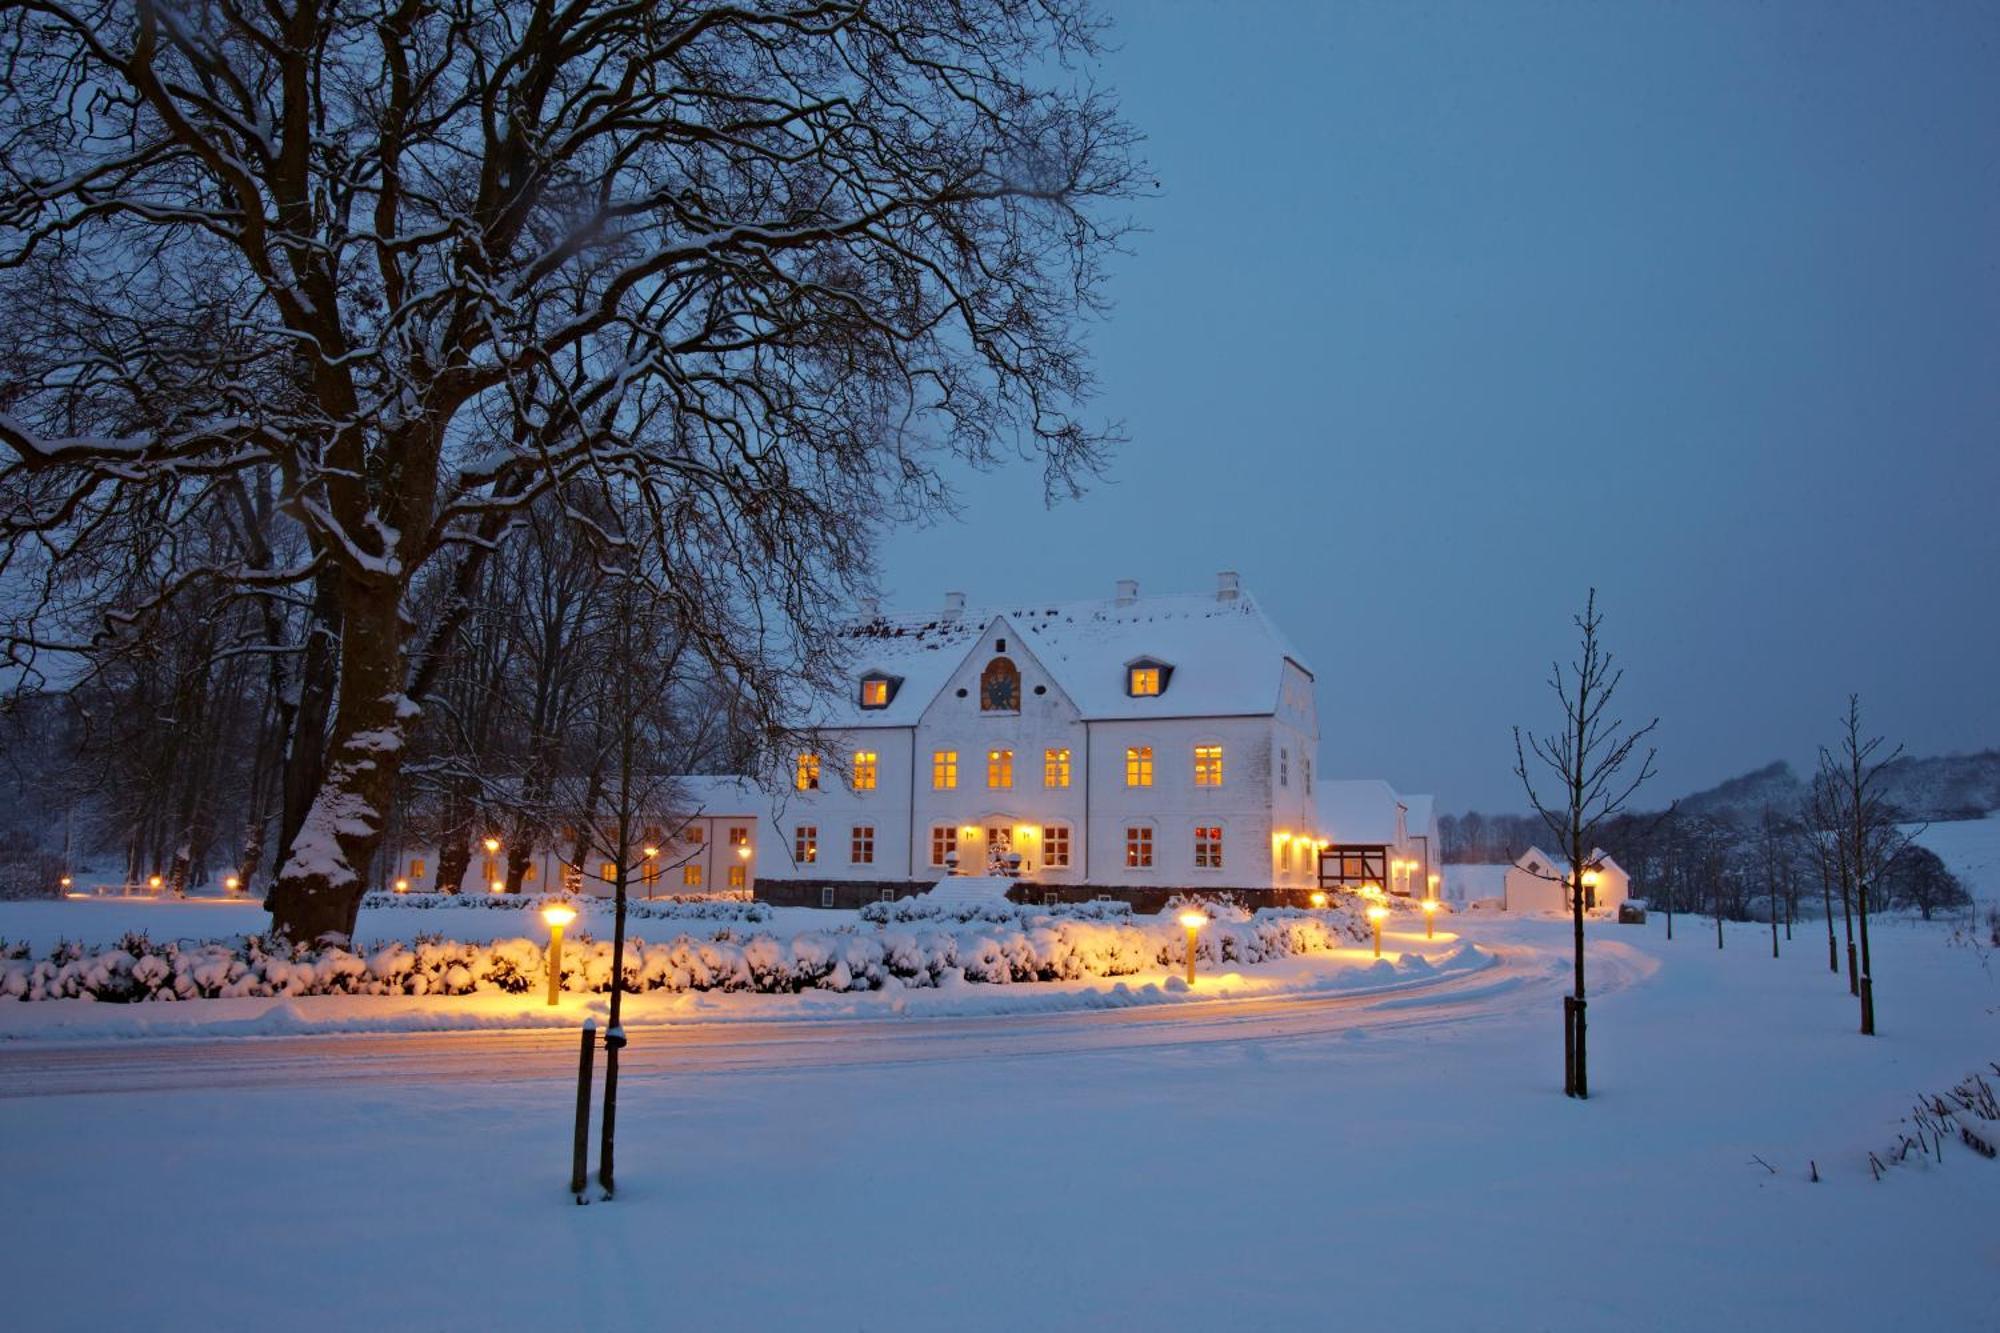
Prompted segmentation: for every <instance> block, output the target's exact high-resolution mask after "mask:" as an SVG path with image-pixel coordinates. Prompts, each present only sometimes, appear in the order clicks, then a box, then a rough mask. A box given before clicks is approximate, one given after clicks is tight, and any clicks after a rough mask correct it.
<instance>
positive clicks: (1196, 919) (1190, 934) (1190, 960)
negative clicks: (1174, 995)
mask: <svg viewBox="0 0 2000 1333" xmlns="http://www.w3.org/2000/svg"><path fill="white" fill-rule="evenodd" d="M1181 924H1182V925H1183V926H1185V927H1187V965H1188V969H1187V981H1188V985H1190V986H1192V985H1194V950H1195V944H1196V942H1197V940H1198V938H1199V936H1200V934H1201V928H1202V927H1203V926H1205V925H1207V924H1208V914H1207V913H1205V912H1182V913H1181Z"/></svg>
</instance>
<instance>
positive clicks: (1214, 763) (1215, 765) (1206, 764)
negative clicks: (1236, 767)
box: [1194, 741, 1224, 790]
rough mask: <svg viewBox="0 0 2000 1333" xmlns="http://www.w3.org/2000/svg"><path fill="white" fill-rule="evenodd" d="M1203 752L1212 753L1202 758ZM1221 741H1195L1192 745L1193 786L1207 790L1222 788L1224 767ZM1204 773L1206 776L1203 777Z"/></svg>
mask: <svg viewBox="0 0 2000 1333" xmlns="http://www.w3.org/2000/svg"><path fill="white" fill-rule="evenodd" d="M1203 751H1212V753H1211V754H1209V755H1207V756H1206V757H1204V755H1203ZM1222 757H1223V745H1222V742H1221V741H1196V742H1195V743H1194V785H1195V786H1197V787H1201V788H1204V789H1207V790H1214V789H1215V788H1218V787H1220V786H1222V784H1223V781H1224V767H1223V762H1222ZM1204 773H1207V776H1206V777H1204V776H1203V775H1204Z"/></svg>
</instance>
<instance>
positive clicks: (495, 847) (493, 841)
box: [483, 838, 500, 856]
mask: <svg viewBox="0 0 2000 1333" xmlns="http://www.w3.org/2000/svg"><path fill="white" fill-rule="evenodd" d="M483 845H484V846H485V848H486V854H487V855H488V856H491V855H493V854H494V853H495V852H497V851H499V850H500V839H498V838H488V839H487V840H486V841H485V843H484V844H483Z"/></svg>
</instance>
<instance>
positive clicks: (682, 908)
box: [361, 892, 771, 923]
mask: <svg viewBox="0 0 2000 1333" xmlns="http://www.w3.org/2000/svg"><path fill="white" fill-rule="evenodd" d="M551 903H563V904H565V905H567V906H570V907H587V906H590V905H592V904H596V905H599V906H602V907H603V908H604V909H605V911H606V912H607V913H609V911H610V908H611V901H610V900H609V899H608V898H596V897H593V898H586V899H581V900H580V899H577V898H573V897H570V896H568V895H566V894H560V893H545V894H540V895H538V896H536V897H532V898H531V897H529V896H528V895H527V894H524V893H379V892H378V893H370V894H366V895H364V896H363V897H362V899H361V905H362V906H363V907H375V908H402V907H407V908H414V909H416V910H418V911H424V910H427V909H434V908H441V907H460V908H491V909H495V910H498V911H503V912H524V911H527V910H529V909H531V908H532V909H533V910H535V911H537V912H539V911H540V910H541V909H542V908H544V907H547V906H549V905H550V904H551ZM625 915H626V916H627V917H628V918H631V919H634V920H639V921H736V922H745V923H755V922H759V921H769V920H770V919H771V909H770V907H769V905H768V904H765V903H760V902H753V901H751V900H750V899H749V898H748V897H724V896H722V895H720V894H717V895H713V896H702V897H695V896H681V895H674V896H671V897H665V898H639V899H628V900H627V901H626V903H625Z"/></svg>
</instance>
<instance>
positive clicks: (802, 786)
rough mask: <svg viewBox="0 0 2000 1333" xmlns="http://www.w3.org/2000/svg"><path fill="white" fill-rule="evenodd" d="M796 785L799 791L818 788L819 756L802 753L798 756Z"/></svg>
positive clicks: (816, 789)
mask: <svg viewBox="0 0 2000 1333" xmlns="http://www.w3.org/2000/svg"><path fill="white" fill-rule="evenodd" d="M798 787H799V790H800V791H818V790H819V756H818V755H816V754H802V755H800V756H799V771H798Z"/></svg>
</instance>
